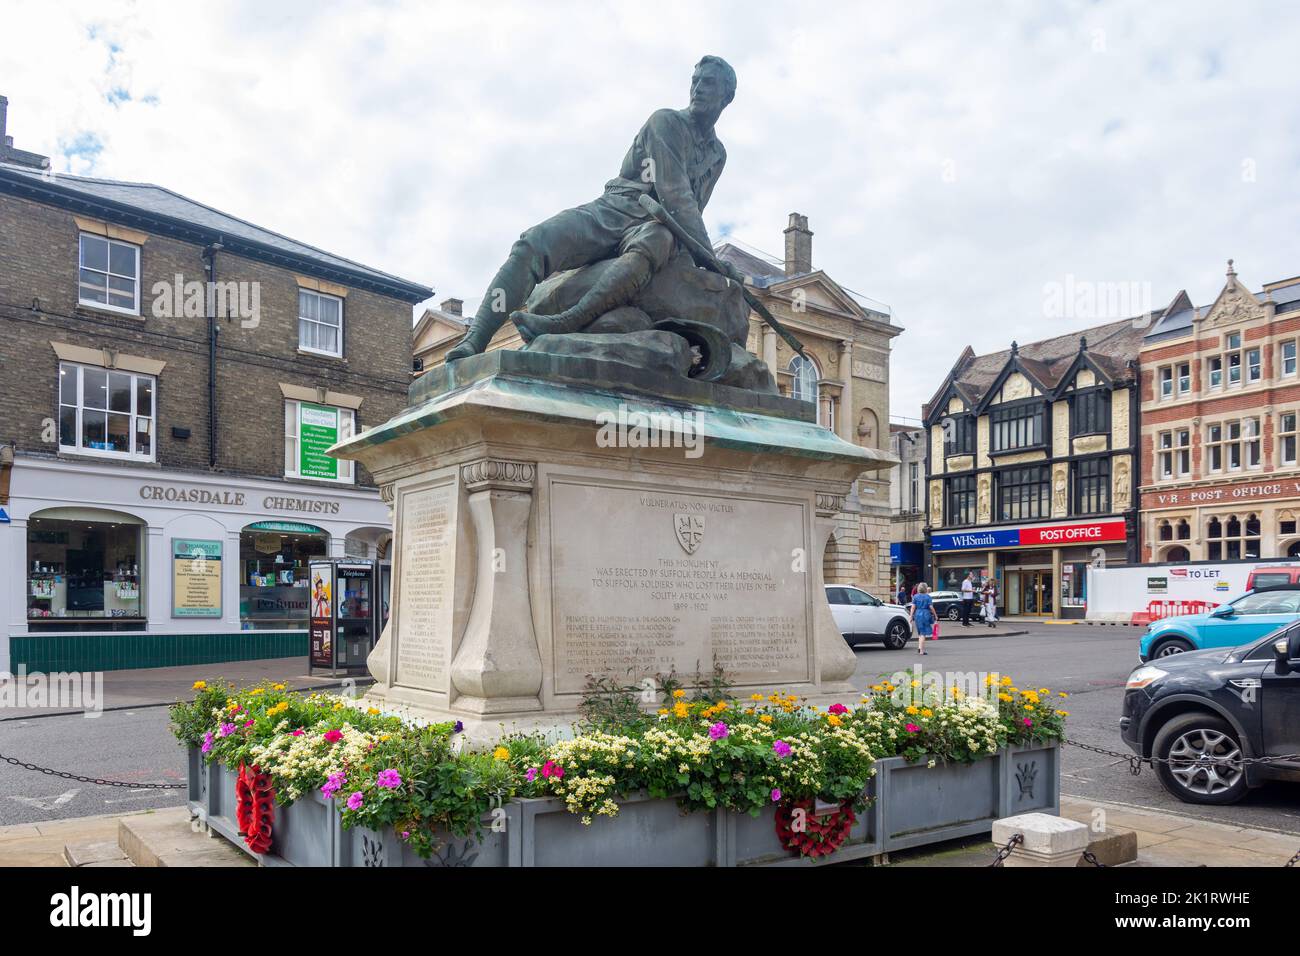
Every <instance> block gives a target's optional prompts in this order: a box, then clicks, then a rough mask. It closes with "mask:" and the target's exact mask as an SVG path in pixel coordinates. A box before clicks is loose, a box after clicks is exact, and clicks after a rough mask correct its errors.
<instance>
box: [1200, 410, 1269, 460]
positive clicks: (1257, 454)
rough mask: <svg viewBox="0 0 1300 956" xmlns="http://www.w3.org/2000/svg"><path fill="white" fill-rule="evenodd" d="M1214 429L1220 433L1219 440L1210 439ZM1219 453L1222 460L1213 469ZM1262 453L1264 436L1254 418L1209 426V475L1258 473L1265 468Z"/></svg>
mask: <svg viewBox="0 0 1300 956" xmlns="http://www.w3.org/2000/svg"><path fill="white" fill-rule="evenodd" d="M1252 423H1253V424H1252ZM1214 428H1218V429H1219V437H1218V438H1217V439H1215V438H1213V437H1212V436H1211V429H1214ZM1216 451H1217V452H1218V457H1219V466H1218V467H1217V468H1216V467H1215V466H1214V457H1215V452H1216ZM1262 452H1263V432H1262V431H1261V429H1260V426H1259V419H1258V418H1255V417H1253V416H1248V417H1246V418H1231V419H1227V420H1225V421H1221V422H1209V423H1207V424H1206V426H1205V470H1206V471H1207V472H1210V473H1212V474H1227V473H1231V472H1236V471H1258V470H1259V469H1260V468H1262V467H1263V464H1264V461H1263V454H1262ZM1234 457H1235V458H1236V463H1235V464H1234V463H1233V458H1234Z"/></svg>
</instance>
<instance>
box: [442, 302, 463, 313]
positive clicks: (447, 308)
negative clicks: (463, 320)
mask: <svg viewBox="0 0 1300 956" xmlns="http://www.w3.org/2000/svg"><path fill="white" fill-rule="evenodd" d="M464 306H465V301H464V300H463V299H443V300H442V301H441V302H439V303H438V308H440V309H441V310H442V311H444V312H447V313H450V314H451V315H460V314H461V309H463V308H464Z"/></svg>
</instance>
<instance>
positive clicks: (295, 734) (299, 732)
mask: <svg viewBox="0 0 1300 956" xmlns="http://www.w3.org/2000/svg"><path fill="white" fill-rule="evenodd" d="M289 736H290V737H301V736H302V728H301V727H299V728H298V729H297V730H294V731H291V732H290V734H289Z"/></svg>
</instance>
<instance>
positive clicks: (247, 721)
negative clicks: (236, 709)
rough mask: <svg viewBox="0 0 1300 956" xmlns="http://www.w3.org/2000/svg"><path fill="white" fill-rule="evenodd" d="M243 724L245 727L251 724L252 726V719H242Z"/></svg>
mask: <svg viewBox="0 0 1300 956" xmlns="http://www.w3.org/2000/svg"><path fill="white" fill-rule="evenodd" d="M244 726H245V727H251V726H253V721H252V720H246V721H244Z"/></svg>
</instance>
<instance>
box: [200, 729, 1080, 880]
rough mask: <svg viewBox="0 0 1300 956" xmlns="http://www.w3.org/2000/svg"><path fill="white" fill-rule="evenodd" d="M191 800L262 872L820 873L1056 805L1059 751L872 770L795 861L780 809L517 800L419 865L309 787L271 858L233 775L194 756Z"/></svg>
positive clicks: (276, 836)
mask: <svg viewBox="0 0 1300 956" xmlns="http://www.w3.org/2000/svg"><path fill="white" fill-rule="evenodd" d="M189 757H190V759H189V771H190V779H189V804H190V808H191V810H192V811H193V812H196V813H200V814H202V813H205V814H206V818H207V823H208V825H209V827H210V828H211V829H212V830H213V831H215V832H216V833H218V834H220V835H221V836H223V837H225V838H226V839H228V840H230V841H231V842H232V843H234V844H235V845H236V846H238V847H239V848H240V849H241V850H243V851H244V852H245V853H248V854H249V855H250V856H253V857H254V858H255V859H257V860H258V861H259V862H260V863H262V864H263V865H265V866H286V865H287V866H338V867H351V866H371V867H375V866H385V867H421V866H431V867H446V866H478V867H508V866H528V867H532V866H724V867H734V866H824V865H826V864H828V863H843V862H847V861H849V860H855V859H861V858H864V857H873V856H878V855H880V854H882V853H888V852H890V851H892V850H903V849H908V848H910V847H916V846H922V845H925V844H929V843H939V842H942V841H944V840H952V839H956V838H958V837H965V836H971V835H974V834H978V833H987V832H989V831H990V830H991V829H992V825H993V821H994V820H997V819H999V818H1001V817H1007V816H1012V815H1014V814H1017V813H1028V812H1030V811H1039V812H1046V813H1058V812H1059V810H1060V750H1059V748H1058V746H1057V745H1056V744H1047V745H1034V746H1029V747H1012V748H1008V749H1005V750H1001V751H999V752H998V753H996V754H992V755H990V756H988V757H985V758H982V759H980V760H977V761H974V762H973V763H946V764H945V763H936V765H935V766H934V767H929V766H927V764H926V762H925V761H919V762H917V763H913V764H909V763H908V762H907V761H906V760H904V759H903V758H902V757H888V758H886V759H884V760H880V761H878V762H877V763H876V775H875V777H874V778H873V779H872V782H871V784H870V785H869V786H868V788H867V792H866V796H867V797H868V798H869V799H870V803H869V805H868V807H867V808H866V809H865V810H863V811H862V812H861V813H859V814H858V819H857V821H856V822H855V823H854V825H853V827H852V829H851V830H850V831H849V838H848V839H847V840H846V841H845V842H844V844H843V845H841V847H840V848H839V849H838V850H836V851H835V852H834V853H832V854H830V855H829V856H827V857H822V858H819V859H816V860H811V859H805V858H803V857H796V856H793V855H791V853H790V852H789V851H788V850H785V849H784V848H783V847H782V846H781V845H780V843H779V841H778V839H777V836H776V828H775V819H774V817H775V812H776V809H775V807H768V808H765V809H764V810H763V812H762V813H760V814H759V815H758V816H757V817H751V816H749V815H748V814H742V813H733V812H731V811H728V810H722V809H719V810H715V811H712V812H698V813H684V812H683V811H682V810H680V809H679V808H678V806H677V802H676V800H672V799H668V800H663V799H655V798H651V797H649V796H648V795H646V794H644V793H640V794H632V795H630V796H628V797H625V798H623V799H622V800H620V801H619V812H618V815H617V816H616V817H613V818H610V817H596V818H595V819H594V820H593V821H592V823H591V824H590V825H588V826H584V825H583V823H582V820H581V819H580V818H579V817H578V816H576V815H574V814H572V813H570V812H569V811H568V810H567V809H566V808H565V805H564V801H562V800H559V799H555V798H546V799H534V798H519V799H515V800H511V801H509V802H508V803H506V804H505V805H504V806H503V807H502V808H501V809H500V811H497V812H494V813H493V814H489V815H488V816H486V817H484V818H483V835H482V838H481V839H477V838H475V837H473V836H471V837H468V838H464V837H460V838H458V837H454V836H451V835H450V834H448V835H447V836H446V837H445V841H444V843H445V845H444V846H443V848H442V849H441V850H440V851H439V852H438V853H436V854H434V856H432V857H430V858H429V859H427V860H425V859H421V858H420V857H419V856H418V855H417V854H416V853H415V852H414V851H413V850H412V849H411V848H410V847H409V846H408V845H406V844H405V843H404V842H403V841H402V840H401V839H400V838H399V837H398V835H397V834H396V833H395V832H393V831H392V830H386V831H384V832H382V833H378V832H375V831H373V830H368V829H365V828H361V827H356V828H353V829H351V830H345V829H343V826H342V822H341V816H340V814H339V811H338V808H337V807H336V806H335V805H334V803H333V802H332V801H328V800H326V799H325V798H324V797H322V796H321V795H320V793H319V792H316V791H313V792H311V793H309V794H307V795H305V796H303V797H302V798H301V799H300V800H298V801H297V802H295V803H294V804H292V805H291V806H288V807H280V806H277V807H276V810H275V825H274V828H273V837H272V841H273V842H272V846H271V852H269V853H266V854H260V855H259V854H254V853H252V852H251V851H249V850H248V847H247V845H246V844H245V843H244V840H243V838H242V837H241V836H240V835H239V832H238V827H237V825H236V823H235V777H236V774H235V772H234V771H233V770H228V769H226V768H225V767H221V766H217V765H210V764H204V763H203V761H202V760H201V759H196V758H197V757H198V752H197V751H195V750H191V752H190V755H189Z"/></svg>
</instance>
